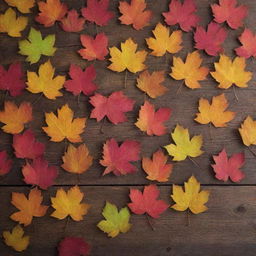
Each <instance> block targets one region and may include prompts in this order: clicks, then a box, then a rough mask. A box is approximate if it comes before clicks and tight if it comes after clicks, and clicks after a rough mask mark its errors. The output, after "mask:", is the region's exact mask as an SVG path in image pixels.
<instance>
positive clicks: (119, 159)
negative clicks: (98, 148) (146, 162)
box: [100, 139, 140, 176]
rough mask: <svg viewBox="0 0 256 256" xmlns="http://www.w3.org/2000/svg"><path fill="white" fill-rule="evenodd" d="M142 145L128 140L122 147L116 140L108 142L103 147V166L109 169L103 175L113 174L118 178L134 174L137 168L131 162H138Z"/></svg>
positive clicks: (101, 162)
mask: <svg viewBox="0 0 256 256" xmlns="http://www.w3.org/2000/svg"><path fill="white" fill-rule="evenodd" d="M139 154H140V143H139V142H137V141H132V140H126V141H124V142H123V143H122V144H121V145H120V146H118V143H117V142H116V140H115V139H110V140H107V141H106V143H105V144H104V146H103V159H102V160H100V164H101V165H102V166H105V167H107V168H106V169H105V171H104V173H103V175H105V174H108V173H111V172H113V173H114V174H115V175H116V176H119V175H126V174H129V173H134V172H136V171H137V168H136V167H135V166H134V165H132V164H131V163H130V162H134V161H138V160H139Z"/></svg>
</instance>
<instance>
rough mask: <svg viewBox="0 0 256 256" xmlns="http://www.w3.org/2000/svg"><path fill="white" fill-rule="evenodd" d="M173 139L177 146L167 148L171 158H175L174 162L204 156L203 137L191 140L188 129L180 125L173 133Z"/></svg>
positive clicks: (195, 137) (172, 145)
mask: <svg viewBox="0 0 256 256" xmlns="http://www.w3.org/2000/svg"><path fill="white" fill-rule="evenodd" d="M171 137H172V139H173V140H174V142H175V144H176V145H175V144H170V145H167V146H165V149H166V150H167V151H168V154H169V155H170V156H173V160H174V161H182V160H185V159H186V158H187V156H190V157H197V156H200V155H201V154H203V151H201V147H202V143H203V137H202V135H198V136H194V137H193V138H192V139H191V140H190V138H189V132H188V129H184V128H183V127H182V126H180V125H178V124H177V126H176V128H175V129H174V132H173V133H171Z"/></svg>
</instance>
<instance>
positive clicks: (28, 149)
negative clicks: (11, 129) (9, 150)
mask: <svg viewBox="0 0 256 256" xmlns="http://www.w3.org/2000/svg"><path fill="white" fill-rule="evenodd" d="M12 146H13V148H14V150H15V151H14V154H15V156H16V157H18V158H28V159H35V158H37V157H40V156H42V155H43V154H44V152H45V145H44V144H43V143H41V142H39V141H37V140H36V138H35V135H34V133H33V132H32V130H26V131H25V132H24V133H23V134H15V135H14V136H13V143H12Z"/></svg>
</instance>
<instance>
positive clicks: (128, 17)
mask: <svg viewBox="0 0 256 256" xmlns="http://www.w3.org/2000/svg"><path fill="white" fill-rule="evenodd" d="M146 7H147V4H146V3H145V0H131V3H130V4H128V3H127V2H121V1H120V2H119V11H120V13H121V14H122V16H120V17H119V20H120V21H121V23H122V24H125V25H132V26H133V28H134V29H136V30H140V29H143V28H144V27H145V26H147V25H149V21H150V19H151V17H152V12H151V11H149V10H145V9H146Z"/></svg>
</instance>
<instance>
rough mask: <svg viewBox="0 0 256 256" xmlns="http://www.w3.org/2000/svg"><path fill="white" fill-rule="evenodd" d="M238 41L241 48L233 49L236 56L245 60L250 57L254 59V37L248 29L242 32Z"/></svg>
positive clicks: (255, 37)
mask: <svg viewBox="0 0 256 256" xmlns="http://www.w3.org/2000/svg"><path fill="white" fill-rule="evenodd" d="M239 41H240V42H241V44H242V46H240V47H238V48H236V49H235V51H236V54H237V55H238V56H241V57H244V58H246V59H248V58H250V57H252V56H253V57H256V35H254V34H253V33H252V31H251V30H250V29H248V28H246V29H245V30H244V32H243V33H242V35H241V36H240V37H239Z"/></svg>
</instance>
